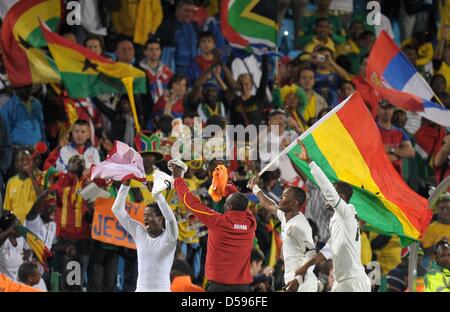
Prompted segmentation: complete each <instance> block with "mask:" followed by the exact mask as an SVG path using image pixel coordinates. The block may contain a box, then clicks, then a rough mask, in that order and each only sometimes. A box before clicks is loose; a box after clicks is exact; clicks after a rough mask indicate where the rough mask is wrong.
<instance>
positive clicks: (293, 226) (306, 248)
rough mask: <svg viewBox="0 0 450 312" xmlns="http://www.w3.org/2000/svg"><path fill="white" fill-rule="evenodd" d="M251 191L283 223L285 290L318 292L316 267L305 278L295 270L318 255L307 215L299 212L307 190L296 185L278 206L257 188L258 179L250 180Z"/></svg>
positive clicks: (283, 195)
mask: <svg viewBox="0 0 450 312" xmlns="http://www.w3.org/2000/svg"><path fill="white" fill-rule="evenodd" d="M249 188H250V189H251V190H252V191H253V193H254V194H255V195H256V196H257V197H258V199H259V201H260V202H261V205H262V206H263V207H265V208H267V209H269V210H270V211H271V212H272V213H273V214H274V215H276V216H277V218H278V219H279V220H280V221H281V230H282V239H283V245H282V252H283V259H284V267H285V269H284V282H285V284H286V289H287V290H288V291H291V292H317V288H318V284H317V278H316V275H315V274H314V272H313V271H314V266H310V267H309V268H308V270H307V271H306V274H305V277H304V278H303V276H297V277H296V276H295V270H296V269H297V268H298V267H299V266H302V265H303V264H305V263H306V262H308V261H309V260H310V259H312V258H313V257H314V256H315V255H316V249H315V246H314V240H313V237H312V229H311V226H310V225H309V222H308V220H307V219H306V217H305V215H304V214H303V213H301V212H300V211H299V209H300V207H301V206H302V205H303V204H304V202H305V199H306V194H305V191H303V190H302V189H301V188H298V187H294V186H291V187H288V188H286V189H285V190H284V192H283V194H282V195H281V200H280V202H279V204H276V203H275V202H274V201H272V199H270V198H269V197H268V196H267V195H265V194H264V193H263V192H262V191H261V189H260V188H259V187H258V178H257V177H254V178H252V179H251V180H250V182H249Z"/></svg>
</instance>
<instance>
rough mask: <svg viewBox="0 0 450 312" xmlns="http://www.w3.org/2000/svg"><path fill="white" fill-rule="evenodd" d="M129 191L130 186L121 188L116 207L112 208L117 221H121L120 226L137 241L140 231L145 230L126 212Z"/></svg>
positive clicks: (115, 202) (115, 203)
mask: <svg viewBox="0 0 450 312" xmlns="http://www.w3.org/2000/svg"><path fill="white" fill-rule="evenodd" d="M129 190H130V187H129V186H126V185H123V184H122V185H121V186H120V189H119V192H118V193H117V197H116V200H115V201H114V205H113V206H112V212H113V213H114V215H115V216H116V218H117V220H119V222H120V224H121V225H122V226H123V227H124V228H125V230H127V232H128V233H130V234H131V236H133V238H134V239H135V240H136V236H137V233H138V230H139V229H141V228H143V226H142V224H140V223H139V222H137V221H136V220H134V219H133V218H131V217H130V216H129V215H128V212H127V211H126V210H125V200H126V199H127V195H128V191H129Z"/></svg>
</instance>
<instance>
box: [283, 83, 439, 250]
mask: <svg viewBox="0 0 450 312" xmlns="http://www.w3.org/2000/svg"><path fill="white" fill-rule="evenodd" d="M300 139H301V140H302V141H303V143H304V144H305V146H306V148H307V150H308V153H309V154H310V157H311V159H312V160H313V161H314V162H315V163H316V164H317V165H318V166H319V167H320V168H322V170H323V171H324V173H325V174H326V175H327V177H328V178H329V179H330V181H331V182H336V181H338V180H341V181H345V182H347V183H349V184H351V185H352V187H353V196H352V198H351V200H350V202H351V203H352V204H353V205H354V206H355V208H356V211H357V213H358V217H359V218H360V219H362V220H364V221H365V222H366V223H367V225H368V227H369V228H370V229H372V230H374V231H376V232H378V233H381V234H387V235H392V236H398V237H400V240H401V242H402V244H403V245H404V246H406V245H408V244H410V243H411V242H412V241H415V240H418V239H419V238H420V237H421V235H422V234H423V233H424V231H425V230H426V228H427V226H428V224H429V223H430V221H431V217H432V211H431V209H429V207H428V201H427V200H426V199H425V198H423V197H421V196H419V195H418V194H417V193H416V192H414V191H413V190H412V189H411V188H410V187H409V186H408V185H407V184H406V183H405V182H404V181H403V178H402V177H401V176H400V175H399V174H398V173H397V171H396V170H395V169H394V166H393V165H392V163H391V162H390V161H389V159H388V157H387V155H386V152H385V148H384V144H383V142H382V140H381V135H380V132H379V130H378V127H377V125H376V123H375V121H374V120H373V118H372V116H371V114H370V112H369V111H368V110H367V107H366V106H365V104H364V102H363V100H362V98H361V96H360V94H359V93H358V92H356V93H354V94H353V95H351V96H350V97H349V98H348V99H346V100H345V101H344V102H342V103H341V104H340V105H338V106H337V107H336V108H334V109H333V110H332V111H331V112H330V113H328V114H327V115H326V116H324V117H323V118H322V119H321V120H320V121H318V122H317V123H316V124H314V125H313V126H312V127H311V128H310V129H308V130H307V131H306V132H305V133H303V134H302V135H301V136H300ZM283 152H287V154H288V156H289V158H290V159H291V161H292V163H293V164H294V165H295V166H296V167H298V168H299V169H300V170H302V172H304V173H305V175H306V176H307V177H308V178H309V179H310V180H311V181H313V182H314V183H316V182H315V180H314V178H313V176H312V175H311V172H310V169H309V166H308V165H307V164H306V163H305V162H304V161H301V160H300V159H299V158H298V157H297V156H296V153H299V152H300V147H299V146H298V145H297V144H296V142H293V143H292V144H291V145H290V146H289V147H288V148H286V150H285V151H283Z"/></svg>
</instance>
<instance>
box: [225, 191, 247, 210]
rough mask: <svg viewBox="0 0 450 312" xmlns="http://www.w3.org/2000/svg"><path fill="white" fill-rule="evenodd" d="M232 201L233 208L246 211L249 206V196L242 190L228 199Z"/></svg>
mask: <svg viewBox="0 0 450 312" xmlns="http://www.w3.org/2000/svg"><path fill="white" fill-rule="evenodd" d="M228 200H229V201H230V203H229V204H230V205H231V210H237V211H245V210H246V209H247V206H248V198H247V196H245V195H244V194H242V193H240V192H236V193H234V194H232V195H231V197H230V198H229V199H228Z"/></svg>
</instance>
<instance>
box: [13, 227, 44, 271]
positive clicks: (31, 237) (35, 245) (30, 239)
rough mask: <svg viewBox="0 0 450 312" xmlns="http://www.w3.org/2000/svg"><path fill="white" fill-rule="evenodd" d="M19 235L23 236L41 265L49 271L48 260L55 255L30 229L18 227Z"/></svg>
mask: <svg viewBox="0 0 450 312" xmlns="http://www.w3.org/2000/svg"><path fill="white" fill-rule="evenodd" d="M16 231H17V233H19V235H20V236H22V237H23V238H24V239H25V241H26V242H27V244H28V246H30V248H31V250H32V251H33V253H34V254H35V255H36V258H37V259H38V261H39V263H40V264H41V265H42V266H43V267H44V268H45V269H46V270H48V267H47V262H46V260H47V258H48V257H51V256H53V253H52V252H51V251H49V250H48V248H47V246H45V244H44V242H43V241H42V240H41V239H40V238H39V237H38V236H37V235H36V234H34V233H33V232H31V231H30V230H29V229H28V228H26V227H24V226H21V225H19V226H17V227H16Z"/></svg>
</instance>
